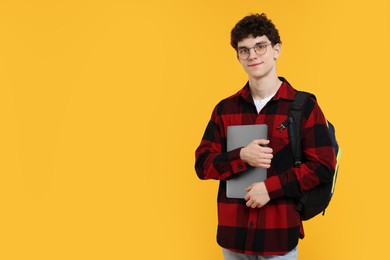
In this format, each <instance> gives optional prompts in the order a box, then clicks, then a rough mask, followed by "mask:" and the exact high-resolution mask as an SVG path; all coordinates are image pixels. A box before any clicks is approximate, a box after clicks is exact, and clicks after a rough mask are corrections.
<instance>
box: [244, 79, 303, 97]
mask: <svg viewBox="0 0 390 260" xmlns="http://www.w3.org/2000/svg"><path fill="white" fill-rule="evenodd" d="M279 79H280V80H281V81H282V85H281V86H280V88H279V90H278V91H277V92H276V94H275V96H274V97H273V98H272V100H279V99H287V100H294V96H295V93H296V90H295V89H294V88H293V87H292V86H291V85H290V83H288V81H287V80H286V79H285V78H283V77H279ZM237 94H238V96H239V97H241V98H243V99H244V100H246V101H248V102H251V103H253V99H252V96H251V91H250V89H249V82H247V83H246V84H245V86H244V87H243V88H242V89H241V90H240V91H239V92H238V93H237Z"/></svg>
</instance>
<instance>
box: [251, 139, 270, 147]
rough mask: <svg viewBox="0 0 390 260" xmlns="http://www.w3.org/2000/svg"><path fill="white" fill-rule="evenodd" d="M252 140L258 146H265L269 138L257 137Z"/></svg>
mask: <svg viewBox="0 0 390 260" xmlns="http://www.w3.org/2000/svg"><path fill="white" fill-rule="evenodd" d="M254 142H255V143H256V144H258V145H260V146H266V145H267V144H269V140H266V139H258V140H254Z"/></svg>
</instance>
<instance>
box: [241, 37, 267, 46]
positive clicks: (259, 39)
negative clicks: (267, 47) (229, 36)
mask: <svg viewBox="0 0 390 260" xmlns="http://www.w3.org/2000/svg"><path fill="white" fill-rule="evenodd" d="M259 42H264V43H269V42H270V40H269V39H268V37H267V36H265V35H263V36H257V37H253V36H252V35H250V36H248V37H247V38H244V39H242V40H241V41H239V42H238V43H237V47H238V48H240V47H252V46H253V45H255V44H256V43H259Z"/></svg>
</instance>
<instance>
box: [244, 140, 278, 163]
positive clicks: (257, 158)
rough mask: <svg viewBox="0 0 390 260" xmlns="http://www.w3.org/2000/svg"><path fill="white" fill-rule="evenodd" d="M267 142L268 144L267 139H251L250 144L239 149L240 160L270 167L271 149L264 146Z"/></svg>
mask: <svg viewBox="0 0 390 260" xmlns="http://www.w3.org/2000/svg"><path fill="white" fill-rule="evenodd" d="M267 144H269V140H265V139H260V140H253V141H252V142H251V143H250V144H248V145H247V146H245V147H244V148H242V149H241V151H240V157H241V160H242V161H244V162H246V163H248V164H249V165H251V166H253V167H259V168H265V169H268V168H269V167H271V160H272V158H273V155H272V152H273V150H272V148H270V147H265V145H267Z"/></svg>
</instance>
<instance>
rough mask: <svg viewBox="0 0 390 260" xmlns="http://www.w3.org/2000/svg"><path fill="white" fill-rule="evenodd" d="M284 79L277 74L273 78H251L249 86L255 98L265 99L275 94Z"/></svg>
mask: <svg viewBox="0 0 390 260" xmlns="http://www.w3.org/2000/svg"><path fill="white" fill-rule="evenodd" d="M281 83H282V81H280V79H279V78H278V77H277V76H275V77H272V78H260V79H254V78H250V79H249V88H250V90H251V95H252V97H253V99H264V98H266V97H269V96H271V95H272V94H274V93H275V92H276V91H277V90H278V89H279V87H280V85H281Z"/></svg>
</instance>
